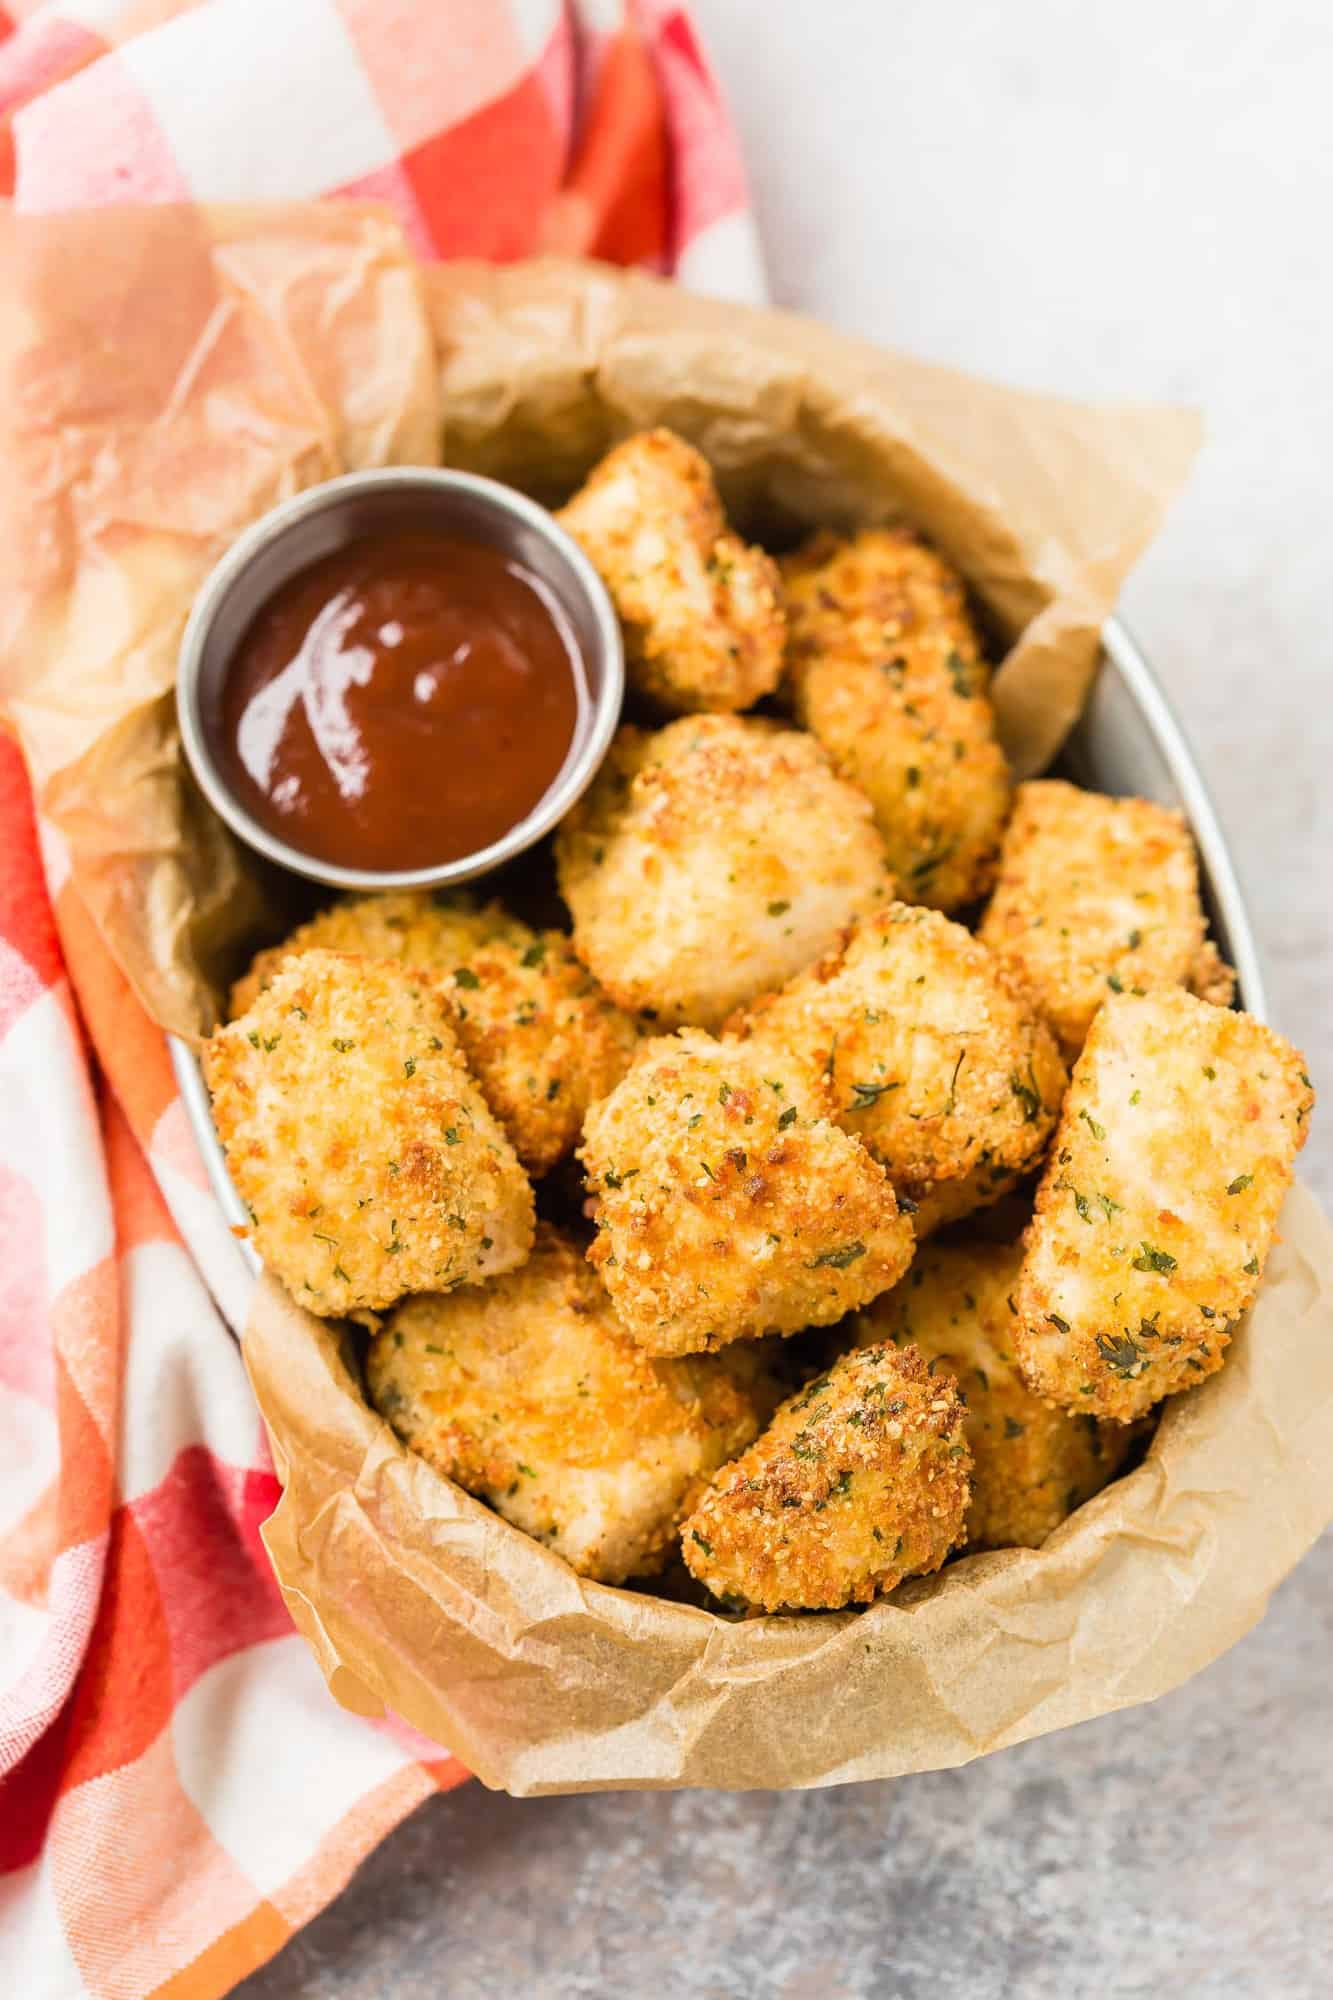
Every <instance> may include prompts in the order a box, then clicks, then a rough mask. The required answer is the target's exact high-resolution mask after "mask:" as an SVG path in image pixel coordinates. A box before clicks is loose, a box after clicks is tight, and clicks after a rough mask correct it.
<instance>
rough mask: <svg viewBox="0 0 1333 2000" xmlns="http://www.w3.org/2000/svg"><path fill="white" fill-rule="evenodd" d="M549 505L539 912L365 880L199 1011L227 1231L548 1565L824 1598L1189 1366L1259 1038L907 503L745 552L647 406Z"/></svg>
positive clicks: (396, 1425)
mask: <svg viewBox="0 0 1333 2000" xmlns="http://www.w3.org/2000/svg"><path fill="white" fill-rule="evenodd" d="M561 519H562V520H563V522H564V525H565V526H566V527H567V529H568V530H569V531H570V532H571V533H572V534H573V535H574V536H575V537H576V538H577V539H578V540H579V541H580V542H581V543H582V545H583V546H584V548H585V549H586V551H587V553H588V555H589V556H590V558H591V559H592V561H593V562H594V564H595V565H596V566H597V568H598V569H599V571H600V573H601V575H602V576H603V578H604V580H605V582H606V584H607V587H608V589H609V591H610V593H611V596H612V599H613V601H614V603H615V605H616V608H617V611H618V613H619V615H620V618H621V621H622V625H623V628H624V633H625V639H626V651H627V657H628V661H629V669H630V677H631V682H632V684H633V686H634V687H635V689H636V690H637V693H638V695H639V696H640V698H641V700H642V701H643V702H645V703H648V704H651V706H650V707H649V709H648V710H647V713H648V716H649V720H650V722H651V724H652V726H643V725H642V724H640V725H634V726H630V725H627V726H625V727H624V728H622V730H621V731H620V734H619V736H618V737H617V739H616V742H615V743H614V745H613V747H612V750H611V753H610V755H609V756H608V758H607V760H606V762H605V764H604V766H603V768H602V770H601V772H600V774H599V776H598V777H597V779H596V780H595V781H594V783H593V785H592V787H591V789H590V790H589V792H588V793H587V795H586V796H585V797H584V799H583V800H582V801H581V802H580V803H579V804H578V805H577V806H575V807H574V809H573V810H572V811H571V812H570V814H569V815H568V817H567V818H566V820H565V821H564V823H563V824H562V826H561V827H560V829H559V830H558V833H557V835H556V839H555V863H556V870H557V877H558V882H559V887H560V892H561V895H562V897H563V900H564V902H565V904H566V905H567V907H568V910H569V912H570V916H571V918H572V926H571V929H570V931H569V933H568V934H566V933H565V932H563V931H560V930H553V929H552V930H539V929H536V928H533V927H531V926H530V925H528V924H526V923H524V922H523V921H521V920H520V918H519V917H518V916H517V915H515V914H514V913H513V912H511V911H509V910H507V909H504V908H502V907H501V906H500V905H499V904H498V903H495V902H492V903H489V904H481V903H479V902H478V901H476V900H473V899H470V898H468V897H465V896H462V895H456V894H455V895H450V896H441V897H431V896H428V895H418V894H412V895H404V894H394V895H381V896H373V897H362V898H359V899H356V900H345V901H343V902H340V903H339V904H337V905H336V906H335V907H333V908H332V909H329V910H327V911H325V912H324V913H323V914H321V915H319V916H317V917H315V918H314V919H313V920H312V921H311V922H309V923H307V924H306V925H304V926H303V927H302V928H301V929H300V930H298V931H297V932H295V934H294V935H292V936H291V937H289V938H288V939H287V940H286V942H285V943H283V944H281V945H279V946H277V947H276V948H273V949H270V950H267V951H265V952H263V953H261V954H260V956H259V957H258V958H257V959H256V960H255V962H254V964H253V966H252V967H251V969H250V971H249V972H248V974H247V975H246V976H245V977H244V978H243V979H242V980H241V981H240V982H239V983H238V985H237V986H236V988H235V989H234V991H233V994H232V998H231V1006H230V1010H229V1014H230V1018H229V1020H228V1023H227V1025H225V1026H223V1027H222V1028H220V1029H219V1030H218V1031H217V1032H216V1034H215V1035H214V1036H213V1037H212V1039H211V1041H210V1043H209V1044H208V1047H207V1049H206V1053H205V1072H206V1075H207V1078H208V1082H209V1086H210V1089H211V1091H212V1096H213V1109H214V1117H215V1120H216V1124H217V1129H218V1132H219V1134H220V1137H221V1139H222V1142H223V1145H224V1147H225V1149H226V1154H227V1159H228V1163H229V1167H230V1171H231V1174H232V1178H233V1180H234V1182H235V1185H236V1187H237V1190H238V1191H239V1193H240V1195H241V1197H242V1199H243V1200H244V1202H245V1203H246V1205H247V1207H248V1210H249V1214H250V1218H251V1232H250V1233H251V1238H252V1241H253V1243H254V1245H255V1248H256V1249H257V1251H258V1252H259V1254H260V1256H261V1257H262V1258H263V1260H264V1262H265V1263H266V1264H267V1265H268V1267H269V1268H270V1269H271V1270H272V1271H273V1272H274V1273H275V1274H276V1275H277V1276H278V1277H279V1278H280V1279H282V1281H283V1282H284V1283H285V1284H286V1286H287V1287H288V1288H289V1289H290V1291H291V1292H292V1294H293V1295H294V1297H295V1298H296V1299H297V1300H298V1301H299V1302H300V1303H301V1304H303V1305H305V1306H307V1307H308V1308H309V1309H310V1310H311V1311H312V1312H315V1313H319V1314H325V1315H332V1316H353V1317H356V1318H359V1319H360V1320H361V1321H362V1323H363V1324H365V1325H366V1326H367V1327H368V1328H369V1329H370V1339H369V1348H368V1353H367V1358H366V1385H367V1389H368V1393H369V1396H370V1398H371V1400H372V1401H373V1403H374V1405H375V1406H376V1408H377V1409H378V1410H379V1411H380V1412H381V1413H382V1415H383V1416H384V1417H385V1418H386V1419H387V1421H388V1423H389V1424H390V1425H392V1427H393V1429H394V1430H395V1431H396V1432H397V1434H398V1436H399V1438H400V1439H401V1440H402V1441H403V1443H404V1444H405V1445H407V1446H409V1447H410V1448H411V1449H413V1450H414V1451H416V1452H419V1453H420V1454H422V1456H423V1457H425V1458H426V1459H427V1460H428V1461H429V1462H430V1463H431V1464H432V1465H434V1466H435V1467H436V1468H437V1469H438V1470H439V1471H440V1472H442V1473H444V1474H445V1475H447V1476H448V1477H449V1478H450V1479H452V1480H455V1481H457V1482H458V1484H460V1485H461V1486H463V1487H464V1488H466V1489H467V1491H468V1492H469V1493H472V1494H474V1495H475V1496H477V1497H478V1498H479V1499H481V1500H483V1501H485V1502H487V1503H489V1505H490V1506H492V1507H493V1508H494V1509H496V1510H497V1512H499V1513H500V1514H501V1515H503V1516H504V1517H505V1518H506V1519H507V1520H509V1521H510V1522H512V1523H513V1524H514V1525H515V1526H516V1527H518V1528H520V1529H522V1530H524V1531H525V1532H526V1533H528V1534H529V1535H532V1536H534V1537H536V1538H537V1539H539V1540H540V1541H542V1542H544V1543H545V1544H547V1545H548V1546H549V1547H550V1548H551V1549H552V1550H554V1551H555V1552H556V1553H557V1554H558V1555H560V1556H561V1557H563V1558H564V1559H565V1561H567V1562H568V1563H570V1564H571V1565H572V1566H573V1568H574V1569H575V1570H577V1571H578V1572H579V1573H580V1574H582V1575H584V1576H587V1577H591V1578H594V1579H597V1580H599V1581H601V1582H604V1583H612V1584H619V1583H624V1582H627V1581H630V1580H635V1579H642V1578H652V1577H656V1576H660V1575H661V1574H662V1572H663V1571H664V1570H665V1569H667V1568H668V1566H671V1565H673V1564H675V1563H676V1561H677V1557H678V1556H679V1557H682V1558H683V1560H684V1563H685V1565H686V1566H687V1568H688V1570H689V1571H690V1572H691V1573H692V1575H693V1578H694V1579H695V1580H696V1583H697V1584H698V1585H702V1586H704V1588H705V1590H706V1592H707V1593H708V1594H709V1595H708V1599H707V1601H709V1602H711V1603H713V1604H714V1605H715V1606H716V1607H717V1608H721V1609H726V1610H731V1611H737V1612H748V1613H754V1612H760V1611H762V1612H778V1611H795V1610H815V1609H833V1608H837V1607H841V1606H847V1605H858V1604H865V1603H868V1602H870V1601H871V1600H872V1599H874V1598H876V1597H877V1596H880V1595H881V1594H883V1593H884V1592H886V1591H889V1590H892V1589H893V1588H894V1587H895V1586H896V1585H897V1584H898V1583H899V1582H900V1581H901V1580H902V1579H904V1578H905V1577H911V1576H921V1575H926V1574H929V1573H930V1572H932V1571H935V1570H937V1569H938V1568H939V1567H940V1566H941V1564H942V1563H944V1562H945V1560H946V1559H947V1558H948V1557H949V1556H950V1555H951V1554H952V1553H954V1552H956V1551H961V1550H976V1549H995V1548H1005V1547H1036V1546H1038V1545H1039V1544H1040V1543H1041V1542H1043V1541H1044V1540H1045V1538H1046V1537H1047V1536H1048V1535H1049V1534H1051V1533H1052V1531H1053V1530H1055V1529H1056V1528H1058V1527H1059V1525H1060V1523H1061V1522H1062V1521H1064V1520H1065V1519H1066V1518H1067V1517H1068V1515H1069V1514H1070V1513H1071V1512H1072V1511H1073V1510H1074V1509H1076V1508H1078V1507H1080V1506H1082V1505H1083V1504H1084V1503H1085V1502H1086V1501H1088V1500H1089V1499H1091V1498H1092V1497H1093V1496H1094V1495H1095V1494H1096V1493H1097V1492H1098V1491H1099V1490H1100V1489H1101V1488H1102V1487H1104V1486H1105V1485H1106V1483H1107V1482H1108V1481H1109V1480H1111V1479H1112V1478H1114V1477H1115V1475H1116V1473H1117V1471H1118V1470H1120V1469H1121V1467H1122V1466H1123V1465H1124V1464H1125V1462H1126V1459H1127V1456H1128V1454H1129V1453H1130V1452H1131V1451H1132V1450H1133V1449H1134V1447H1135V1445H1136V1444H1137V1443H1138V1441H1139V1440H1140V1439H1141V1437H1142V1436H1143V1435H1144V1432H1145V1428H1146V1427H1147V1425H1148V1423H1149V1422H1150V1419H1151V1415H1152V1413H1154V1412H1155V1410H1156V1408H1157V1406H1158V1405H1159V1404H1160V1403H1161V1401H1162V1399H1163V1398H1164V1397H1167V1396H1170V1395H1174V1394H1176V1393H1178V1392H1179V1391H1182V1390H1186V1389H1190V1388H1192V1387H1194V1386H1195V1385H1196V1384H1198V1383H1199V1382H1201V1381H1202V1380H1203V1379H1204V1378H1205V1377H1206V1376H1208V1375H1210V1374H1211V1373H1213V1372H1214V1371H1215V1370H1217V1369H1219V1368H1220V1367H1221V1366H1222V1365H1223V1361H1224V1358H1225V1353H1226V1348H1227V1343H1228V1340H1229V1337H1230V1333H1231V1329H1232V1328H1233V1327H1234V1325H1235V1323H1236V1321H1237V1319H1238V1318H1239V1316H1240V1315H1241V1314H1242V1313H1244V1311H1245V1310H1246V1308H1247V1306H1248V1305H1249V1304H1250V1302H1251V1300H1252V1299H1253V1298H1254V1295H1255V1292H1256V1290H1257V1288H1258V1286H1259V1283H1260V1280H1261V1278H1262V1275H1263V1269H1264V1263H1265V1259H1266V1258H1267V1256H1268V1253H1269V1249H1270V1247H1271V1245H1272V1242H1273V1240H1274V1232H1275V1226H1276V1222H1277V1216H1278V1210H1279V1208H1280V1205H1281V1202H1282V1198H1283V1195H1284V1192H1285V1190H1286V1188H1287V1186H1288V1183H1289V1181H1290V1178H1291V1173H1292V1166H1293V1162H1294V1160H1295V1156H1296V1154H1297V1152H1298V1151H1299V1149H1300V1147H1301V1144H1302V1143H1303V1141H1304V1138H1305V1135H1306V1125H1307V1121H1308V1118H1309V1114H1310V1111H1311V1108H1312V1105H1313V1102H1314V1093H1313V1091H1312V1089H1311V1085H1310V1079H1309V1077H1308V1076H1307V1074H1306V1073H1305V1070H1304V1068H1303V1065H1302V1061H1301V1058H1300V1056H1299V1055H1298V1054H1297V1053H1296V1052H1295V1051H1294V1050H1293V1049H1291V1048H1290V1047H1289V1046H1288V1044H1287V1043H1286V1042H1285V1041H1283V1039H1282V1038H1281V1037H1280V1036H1279V1035H1276V1034H1274V1033H1273V1032H1272V1031H1271V1030H1270V1029H1268V1028H1266V1027H1264V1026H1263V1025H1262V1024H1261V1023H1259V1022H1258V1021H1255V1020H1253V1019H1251V1018H1250V1017H1249V1016H1247V1015H1245V1014H1243V1013H1240V1012H1237V1011H1235V1010H1234V1009H1233V1007H1232V1005H1231V1000H1232V989H1233V983H1234V982H1233V980H1232V978H1231V975H1230V972H1229V970H1228V968H1227V967H1226V965H1225V964H1224V963H1223V961H1222V960H1221V958H1220V957H1219V955H1218V953H1217V950H1216V948H1215V947H1214V945H1213V944H1212V943H1211V941H1210V940H1209V938H1208V936H1207V934H1206V925H1205V920H1204V914H1203V909H1202V905H1201V902H1200V894H1199V879H1198V867H1197V861H1196V856H1195V853H1194V848H1193V844H1192V842H1191V839H1190V835H1189V831H1188V829H1187V827H1186V825H1185V822H1184V820H1183V818H1182V816H1181V815H1180V814H1179V813H1178V812H1174V811H1171V810H1168V809H1166V808H1165V807H1162V806H1160V805H1156V804H1153V803H1151V802H1149V801H1147V800H1142V799H1113V798H1106V797H1102V796H1100V795H1098V794H1096V793H1092V792H1087V791H1083V790H1079V789H1076V788H1075V787H1073V786H1071V785H1069V784H1065V783H1063V782H1060V781H1058V780H1043V781H1039V782H1034V783H1026V784H1020V785H1018V786H1017V787H1015V786H1014V785H1013V784H1012V782H1011V779H1010V774H1009V772H1008V769H1007V766H1006V763H1005V758H1004V755H1003V752H1002V750H1001V748H1000V745H999V742H998V739H997V735H996V730H995V720H994V715H993V712H992V709H991V704H990V701H989V696H988V684H989V672H988V667H987V664H986V660H985V656H984V652H983V648H982V645H981V642H980V639H979V636H978V633H977V630H976V627H975V625H974V623H973V620H972V617H971V615H970V612H969V608H968V603H967V598H966V593H965V591H964V588H963V585H962V582H961V580H960V578H959V577H958V576H957V575H956V574H955V573H954V572H953V570H952V569H951V568H950V566H949V564H948V563H947V562H946V561H945V560H944V559H943V557H942V556H941V555H939V554H938V553H936V552H935V551H934V550H932V549H931V548H929V547H928V546H927V545H926V544H925V543H924V542H923V541H922V540H920V539H919V538H918V537H917V536H916V535H915V534H913V533H912V532H910V531H909V530H908V529H906V528H903V527H897V526H891V527H876V528H869V529H866V530H863V531H862V532H859V533H855V534H850V535H845V536H840V535H836V534H833V533H830V532H827V531H825V532H820V533H819V534H817V535H816V536H815V537H814V538H813V539H812V540H811V541H810V542H809V543H808V544H807V545H806V546H805V547H804V548H801V549H799V550H797V551H796V552H795V554H793V555H790V556H788V557H786V558H784V559H783V560H782V561H781V562H780V563H777V562H774V561H773V560H772V559H771V558H770V557H769V556H768V555H767V554H765V553H764V551H763V550H761V549H759V548H756V547H749V546H747V545H746V544H745V542H744V541H742V540H741V539H740V538H739V537H738V536H737V535H736V534H735V533H733V531H732V530H731V528H730V526H729V525H728V522H727V520H726V517H725V514H724V512H723V507H722V503H721V501H720V499H719V496H718V491H717V487H716V485H715V483H714V479H713V475H712V473H711V471H710V469H709V467H708V465H707V463H706V462H705V460H704V459H703V458H701V457H700V455H699V454H698V453H697V452H696V451H695V450H693V448H692V447H691V446H689V445H688V444H686V443H685V442H684V441H683V440H682V439H680V438H678V437H676V436H674V435H673V434H671V433H670V432H666V431H654V432H649V433H647V434H644V435H640V436H636V437H632V438H630V439H628V440H627V441H626V442H625V443H623V444H621V445H620V446H618V447H617V448H616V449H615V450H614V451H612V452H611V453H610V454H609V456H608V457H607V458H606V459H605V460H604V461H603V462H602V464H601V465H600V466H598V467H597V469H596V470H595V471H594V472H593V474H592V476H591V477H590V479H589V480H588V482H587V484H586V486H585V487H584V488H583V489H582V490H581V491H580V492H579V493H578V494H576V495H575V496H574V498H573V499H572V500H571V501H570V502H569V504H568V506H567V507H566V508H565V509H564V511H563V514H562V516H561ZM759 703H762V704H763V712H762V713H759V714H753V713H749V712H747V711H749V710H751V709H753V708H754V706H755V705H756V704H759ZM580 1171H581V1177H582V1178H581V1183H580V1184H579V1186H578V1193H577V1201H576V1202H575V1203H573V1204H571V1203H570V1201H569V1199H568V1190H569V1187H570V1184H571V1176H572V1175H574V1174H577V1173H579V1172H580ZM562 1197H563V1199H562ZM580 1204H581V1206H580Z"/></svg>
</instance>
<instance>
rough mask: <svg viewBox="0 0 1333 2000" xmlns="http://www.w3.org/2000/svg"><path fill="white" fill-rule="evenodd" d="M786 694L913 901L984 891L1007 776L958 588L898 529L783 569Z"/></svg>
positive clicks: (952, 900)
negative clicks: (855, 793) (864, 808)
mask: <svg viewBox="0 0 1333 2000" xmlns="http://www.w3.org/2000/svg"><path fill="white" fill-rule="evenodd" d="M783 582H784V586H785V600H786V606H787V624H788V639H787V688H788V691H789V693H790V695H791V699H792V702H793V705H794V707H795V710H796V714H797V716H798V718H799V720H800V721H801V722H803V723H804V724H805V726H806V728H807V729H811V730H813V731H814V733H815V735H816V736H817V737H818V738H819V740H820V742H821V743H822V744H823V745H824V747H825V749H826V750H827V751H828V753H829V755H830V756H831V757H832V759H833V763H834V767H835V769H836V770H838V771H839V772H840V773H841V774H842V776H843V777H844V778H850V779H851V780H852V782H853V783H854V784H856V785H859V786H860V788H861V790H862V791H863V792H864V793H865V794H866V796H867V797H868V798H869V800H870V802H871V804H872V805H873V806H874V808H875V818H876V820H877V821H878V824H879V829H880V832H881V833H882V834H883V835H884V840H885V844H886V846H887V848H888V852H889V865H890V867H891V868H892V869H893V872H894V874H895V875H896V876H897V878H898V883H899V893H900V894H901V895H902V896H903V897H904V899H905V900H907V901H908V902H913V903H930V904H932V905H933V906H934V907H935V908H936V909H939V910H955V909H958V908H959V907H960V906H961V905H962V904H964V903H968V902H972V901H973V900H974V899H975V898H976V897H978V896H980V895H982V894H983V893H984V891H985V890H986V889H988V888H989V886H990V883H991V880H992V877H993V875H994V872H995V857H996V854H997V852H998V850H999V845H1000V834H1001V832H1002V830H1003V827H1004V820H1005V814H1006V813H1007V812H1008V810H1009V768H1008V765H1007V764H1006V762H1005V757H1004V752H1003V751H1002V750H1001V748H1000V745H999V743H998V741H997V740H996V735H995V716H994V712H993V711H992V708H991V705H990V700H989V696H988V693H987V690H988V687H989V683H990V675H989V671H988V669H987V667H986V665H985V662H984V661H983V659H982V656H981V646H980V643H979V641H978V639H977V635H976V631H975V630H974V628H973V625H972V621H971V619H970V617H969V616H968V611H967V604H966V600H965V598H964V594H963V586H962V582H961V581H960V579H959V577H958V576H957V575H956V574H955V572H954V571H953V570H952V569H951V568H950V567H949V565H948V564H947V563H946V562H944V561H943V560H942V559H941V558H940V557H939V556H937V555H936V554H935V552H934V550H933V549H929V548H927V547H926V545H925V544H924V543H923V542H921V541H919V540H918V539H917V537H916V536H915V535H913V534H909V533H908V532H907V531H906V530H905V529H901V528H870V529H867V530H865V531H864V532H863V533H862V534H859V535H854V536H853V537H852V538H851V539H850V540H844V539H842V538H841V537H839V536H837V535H831V534H818V535H816V536H815V537H814V538H813V540H812V541H810V542H808V543H807V544H806V545H805V547H804V548H802V549H799V550H798V551H797V552H796V554H795V555H792V556H789V557H787V559H786V560H785V562H784V563H783Z"/></svg>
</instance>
